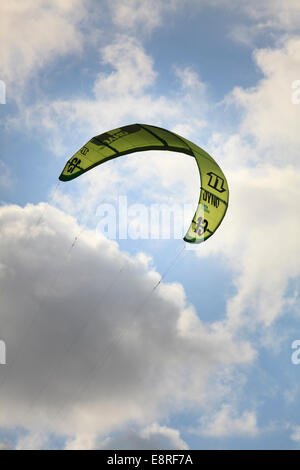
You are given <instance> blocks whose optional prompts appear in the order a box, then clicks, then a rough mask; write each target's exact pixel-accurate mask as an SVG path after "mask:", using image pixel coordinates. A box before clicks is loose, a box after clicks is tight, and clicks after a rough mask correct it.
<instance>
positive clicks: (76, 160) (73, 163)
mask: <svg viewBox="0 0 300 470" xmlns="http://www.w3.org/2000/svg"><path fill="white" fill-rule="evenodd" d="M80 163H81V160H80V159H79V158H77V157H74V158H72V160H71V161H70V162H69V163H68V170H67V172H68V173H73V171H74V170H75V168H79V169H80V170H81V168H80V166H79V165H80Z"/></svg>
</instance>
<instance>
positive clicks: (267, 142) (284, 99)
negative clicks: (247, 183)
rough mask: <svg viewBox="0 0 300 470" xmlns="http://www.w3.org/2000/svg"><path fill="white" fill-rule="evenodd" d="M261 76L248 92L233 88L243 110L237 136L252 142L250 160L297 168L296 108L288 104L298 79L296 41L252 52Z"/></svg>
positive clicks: (299, 138) (298, 46)
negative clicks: (250, 138)
mask: <svg viewBox="0 0 300 470" xmlns="http://www.w3.org/2000/svg"><path fill="white" fill-rule="evenodd" d="M254 60H255V63H256V65H257V66H258V67H259V69H260V70H261V71H262V73H263V75H264V77H263V79H261V80H260V81H259V82H258V84H257V85H256V86H254V87H252V88H250V89H242V88H236V89H234V90H233V92H232V94H231V95H230V96H229V97H228V99H229V100H230V99H232V100H233V101H234V102H235V103H236V104H237V106H239V107H241V108H242V110H243V111H244V115H243V117H242V125H241V127H240V132H241V135H242V136H243V137H244V138H247V136H251V137H252V138H253V139H254V143H255V147H254V149H253V151H254V152H255V153H254V157H255V158H257V155H259V157H260V159H263V161H265V162H266V161H268V162H269V163H270V164H273V165H276V164H277V165H278V164H279V165H287V164H289V163H293V164H295V165H298V161H299V159H298V149H299V144H300V134H299V128H298V121H299V113H300V107H299V105H296V104H293V103H292V93H293V92H294V91H295V90H293V89H292V83H293V82H294V81H295V80H296V79H297V78H299V67H300V39H292V40H289V41H287V42H286V43H285V44H284V45H283V46H282V47H281V48H277V49H259V50H256V51H255V52H254Z"/></svg>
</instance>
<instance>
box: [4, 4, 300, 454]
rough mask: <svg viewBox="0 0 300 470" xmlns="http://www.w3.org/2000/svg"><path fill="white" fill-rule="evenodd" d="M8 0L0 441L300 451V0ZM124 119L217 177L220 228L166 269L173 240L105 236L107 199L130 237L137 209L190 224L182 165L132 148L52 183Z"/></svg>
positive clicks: (177, 158)
mask: <svg viewBox="0 0 300 470" xmlns="http://www.w3.org/2000/svg"><path fill="white" fill-rule="evenodd" d="M0 9H1V17H2V18H4V20H3V24H4V26H3V28H2V30H1V33H0V34H1V44H4V45H5V47H4V48H3V50H2V52H1V54H0V79H1V80H2V83H4V84H5V87H6V96H2V97H1V98H2V99H1V101H2V104H0V122H1V125H0V132H1V142H2V146H1V147H2V150H1V154H0V201H1V205H0V226H1V231H0V289H1V310H0V339H1V340H2V341H4V342H5V344H6V350H7V358H6V359H7V363H6V364H5V365H0V400H1V405H2V406H1V408H0V447H3V448H6V447H9V448H11V447H13V448H18V449H20V448H66V449H71V448H89V449H91V448H102V449H107V448H115V449H121V448H137V449H144V448H152V449H153V448H173V449H174V448H177V449H264V448H267V449H278V448H283V449H294V448H299V445H300V414H299V406H298V405H299V403H298V395H299V390H300V385H299V377H300V376H299V374H300V365H297V364H293V363H292V360H291V357H292V353H293V349H292V346H291V345H292V343H293V341H294V340H297V339H298V338H299V327H300V324H299V323H300V322H299V319H300V317H299V279H300V265H299V261H298V260H299V237H300V226H299V220H298V217H297V214H298V201H299V197H300V190H299V188H300V172H299V157H298V149H299V144H300V137H299V130H298V127H299V112H300V104H299V103H300V94H299V88H300V87H299V85H300V82H298V81H299V80H300V37H299V26H300V6H299V4H298V2H296V1H294V0H288V1H286V2H281V1H274V0H272V1H271V0H263V1H258V0H251V1H243V0H242V1H238V2H237V1H232V0H231V1H229V0H228V1H227V0H214V1H208V0H197V1H194V0H185V1H178V0H164V1H161V0H144V1H143V2H139V1H137V0H122V1H121V0H120V1H119V0H114V2H108V1H106V0H100V1H96V0H86V1H84V0H64V2H60V1H58V0H54V1H53V0H52V1H51V2H50V1H48V0H34V1H33V0H25V1H24V2H22V4H20V2H18V1H17V0H12V1H11V2H10V3H9V4H8V3H7V2H2V4H1V7H0ZM4 98H5V100H4ZM4 101H5V103H4ZM135 122H145V123H147V124H153V125H158V126H162V127H165V128H167V129H171V130H174V131H175V132H178V133H179V134H181V135H183V136H184V137H187V138H189V139H191V140H192V141H194V142H195V143H196V144H198V145H199V146H201V147H203V148H205V149H206V150H207V151H208V152H209V153H210V154H211V155H213V157H214V158H215V159H216V161H217V162H218V163H219V165H220V166H221V168H222V169H223V171H224V173H225V175H226V177H227V180H228V184H229V188H230V204H229V209H228V212H227V214H226V217H225V219H224V221H223V223H222V225H221V226H220V228H219V229H218V231H217V232H216V233H215V234H214V236H213V237H211V238H210V239H209V240H208V241H207V242H206V243H204V244H202V245H200V246H199V247H198V248H197V249H196V250H188V249H186V250H184V251H183V252H182V253H181V254H180V256H179V258H178V259H177V261H176V263H175V264H174V265H173V264H172V263H173V260H174V259H175V258H176V255H177V254H178V253H179V252H180V251H181V250H182V248H183V246H184V242H183V241H182V240H181V239H180V238H177V239H174V238H172V237H170V239H162V237H160V238H159V239H157V240H153V239H146V240H135V239H132V238H130V237H129V238H127V239H122V240H120V239H118V238H117V239H116V240H112V239H111V238H106V237H105V236H104V235H103V234H101V232H100V230H99V226H100V225H99V224H101V210H102V209H103V207H104V206H103V204H109V205H110V206H109V207H111V208H114V210H115V211H117V213H118V207H119V206H118V201H119V200H120V199H119V198H120V197H126V198H127V202H128V206H129V207H130V210H131V213H130V221H129V222H130V224H131V230H134V228H136V227H139V225H138V224H139V223H140V222H139V217H138V213H137V212H136V213H135V214H134V209H136V210H138V208H141V205H142V207H143V208H144V209H146V210H150V208H151V207H152V208H153V207H154V206H153V205H155V204H156V205H158V206H159V207H161V205H163V204H168V205H172V204H178V205H179V207H183V205H184V204H186V205H187V206H188V207H189V208H191V209H188V218H189V216H190V217H192V215H193V210H194V208H195V207H196V203H197V201H198V191H199V176H198V172H197V169H196V164H195V162H194V161H193V160H192V159H190V158H189V157H187V156H185V155H175V154H173V153H172V154H168V153H166V152H161V153H160V152H145V153H144V154H136V155H132V156H128V157H123V158H122V159H116V160H113V161H111V162H107V163H106V164H105V165H102V166H100V167H98V168H95V169H93V170H92V171H91V172H89V173H86V174H85V175H83V176H82V177H81V178H78V179H77V180H74V181H72V182H68V183H60V184H59V185H57V183H58V176H59V174H60V172H61V170H62V168H63V166H64V164H65V162H66V161H67V159H68V158H69V157H70V156H71V155H72V154H73V153H74V152H75V151H76V150H77V149H78V148H79V147H81V146H82V145H83V144H84V143H85V142H87V141H88V140H89V139H90V138H91V137H92V136H93V135H96V134H100V133H102V132H105V131H107V130H110V129H113V128H117V127H118V126H122V125H126V124H131V123H135ZM134 204H140V206H134ZM106 207H107V206H106ZM182 225H183V227H181V228H183V229H184V228H185V229H187V226H188V223H187V224H182ZM74 240H75V241H76V243H75V245H74V246H73V248H72V249H71V250H70V248H71V247H72V244H73V242H74ZM170 266H171V267H170ZM168 267H170V269H169V270H168ZM166 269H167V270H168V271H167V274H166V276H165V277H164V278H163V282H162V283H161V284H160V285H159V287H158V288H157V289H156V290H155V292H154V293H153V294H152V295H151V296H150V297H149V292H151V290H152V289H153V287H154V286H155V285H156V284H157V282H158V281H159V280H160V278H161V276H162V275H163V273H164V272H165V270H166Z"/></svg>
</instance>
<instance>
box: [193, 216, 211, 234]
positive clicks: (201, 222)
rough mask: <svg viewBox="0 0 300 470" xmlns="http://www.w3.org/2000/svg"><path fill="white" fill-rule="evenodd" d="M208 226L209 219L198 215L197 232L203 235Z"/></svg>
mask: <svg viewBox="0 0 300 470" xmlns="http://www.w3.org/2000/svg"><path fill="white" fill-rule="evenodd" d="M207 227H208V221H207V220H206V219H203V218H202V217H198V219H197V223H196V228H195V232H196V233H197V234H198V235H199V236H201V235H203V234H204V232H206V230H207Z"/></svg>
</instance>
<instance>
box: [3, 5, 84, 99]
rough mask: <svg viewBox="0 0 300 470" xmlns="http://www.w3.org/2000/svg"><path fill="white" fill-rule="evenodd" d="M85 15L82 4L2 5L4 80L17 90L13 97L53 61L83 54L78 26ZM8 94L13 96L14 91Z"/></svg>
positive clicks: (8, 91) (81, 37)
mask: <svg viewBox="0 0 300 470" xmlns="http://www.w3.org/2000/svg"><path fill="white" fill-rule="evenodd" d="M85 14H86V10H85V5H84V4H83V3H82V2H81V1H79V0H66V1H65V0H64V1H63V2H61V1H59V0H51V1H49V0H25V1H23V2H19V1H18V0H11V1H9V2H1V5H0V16H1V32H0V42H1V44H3V45H5V47H2V48H1V53H0V70H1V78H3V79H4V80H6V81H7V82H8V83H10V84H13V85H16V86H17V87H15V88H14V93H16V92H17V91H18V90H19V91H20V87H23V85H24V82H26V80H27V79H28V78H29V77H33V76H34V75H35V74H36V72H37V71H38V70H40V69H41V68H42V67H44V66H45V65H48V64H49V63H51V62H52V61H53V60H54V59H57V58H58V57H61V56H64V55H66V54H69V53H74V52H76V53H78V52H80V50H81V45H82V41H83V36H82V33H81V30H80V28H79V27H78V26H79V24H80V21H82V20H83V18H84V15H85ZM7 93H8V96H12V90H11V88H8V90H7Z"/></svg>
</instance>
